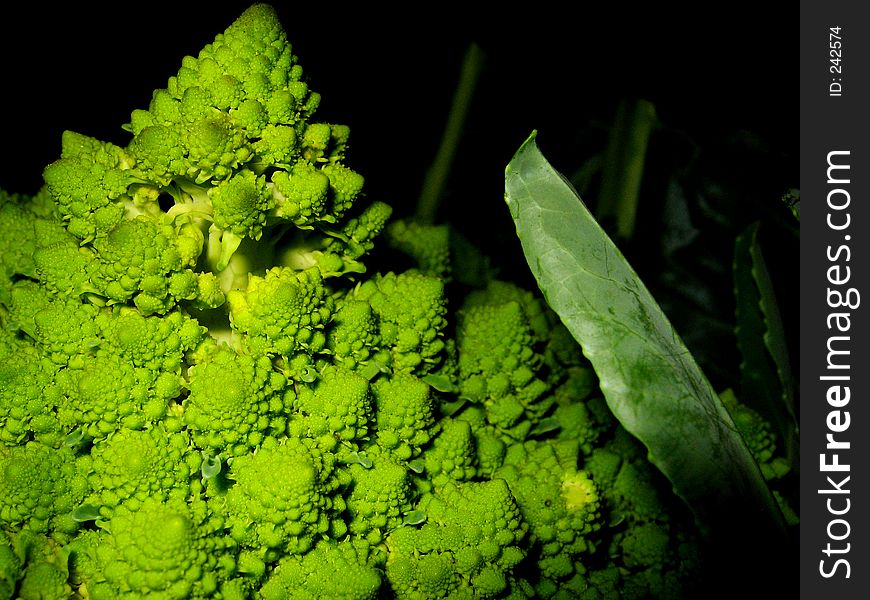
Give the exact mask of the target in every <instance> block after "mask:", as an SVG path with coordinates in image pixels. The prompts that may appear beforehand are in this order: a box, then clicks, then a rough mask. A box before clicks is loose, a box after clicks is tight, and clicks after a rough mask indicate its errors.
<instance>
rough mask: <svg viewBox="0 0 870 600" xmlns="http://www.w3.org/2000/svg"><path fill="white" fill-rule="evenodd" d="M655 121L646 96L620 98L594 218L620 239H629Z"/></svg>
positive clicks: (652, 109)
mask: <svg viewBox="0 0 870 600" xmlns="http://www.w3.org/2000/svg"><path fill="white" fill-rule="evenodd" d="M656 122H657V119H656V110H655V106H653V105H652V104H651V103H649V102H647V101H646V100H623V101H622V102H620V103H619V108H617V111H616V121H615V122H614V124H613V129H612V130H611V132H610V141H609V142H608V145H607V152H606V154H605V156H604V173H603V174H602V178H601V190H600V192H599V196H598V205H597V214H596V219H597V220H598V222H599V223H602V224H604V225H605V228H611V234H613V235H614V236H615V237H617V238H620V239H625V240H627V239H631V237H632V235H634V224H635V220H636V218H635V217H636V215H637V204H638V196H639V194H640V183H641V179H642V178H643V169H644V163H645V161H646V151H647V146H648V145H649V138H650V135H651V134H652V131H653V127H654V126H655V124H656Z"/></svg>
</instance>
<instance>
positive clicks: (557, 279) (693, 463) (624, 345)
mask: <svg viewBox="0 0 870 600" xmlns="http://www.w3.org/2000/svg"><path fill="white" fill-rule="evenodd" d="M535 135H536V133H532V135H531V136H530V137H529V139H528V140H526V142H525V143H524V144H523V145H522V146H521V147H520V149H519V150H518V151H517V153H516V155H515V156H514V158H513V160H512V161H511V163H510V164H509V165H508V167H507V169H506V172H505V200H506V202H507V204H508V207H509V208H510V211H511V214H512V216H513V219H514V222H515V225H516V228H517V234H518V235H519V238H520V241H521V242H522V246H523V251H524V253H525V256H526V259H527V261H528V263H529V266H530V268H531V270H532V273H533V274H534V276H535V278H536V279H537V281H538V285H539V286H540V288H541V290H542V292H543V293H544V296H545V297H546V299H547V301H548V303H549V304H550V306H551V307H552V308H553V310H555V311H556V313H558V314H559V316H560V318H561V319H562V321H563V323H564V324H565V326H566V327H567V328H568V329H569V330H570V331H571V333H572V335H573V336H574V338H575V339H576V340H577V341H578V342H579V344H580V345H581V347H582V348H583V353H584V354H585V355H586V357H587V358H588V359H589V361H590V362H591V363H592V366H593V368H594V369H595V371H596V373H597V374H598V378H599V381H600V386H601V391H602V393H603V394H604V396H605V398H606V400H607V404H608V406H609V407H610V409H611V411H612V412H613V413H614V415H615V416H616V417H617V418H618V419H619V421H620V422H621V423H622V425H623V426H624V427H625V428H626V429H627V430H628V431H629V432H631V433H632V434H633V435H634V436H636V437H637V438H638V439H639V440H640V441H641V442H643V443H644V445H645V446H646V447H647V449H648V455H649V458H650V460H651V461H652V462H653V464H655V465H656V466H657V467H658V468H659V469H660V470H661V471H662V472H663V473H664V474H665V475H666V476H667V477H668V479H669V480H670V481H671V483H672V484H673V486H674V489H675V491H676V492H677V494H678V495H680V496H681V497H682V498H683V499H684V500H685V501H686V503H687V504H688V505H689V506H690V507H691V508H692V510H693V512H694V514H695V516H696V520H697V521H698V524H699V525H700V526H701V527H702V529H704V530H705V531H706V532H707V533H709V534H711V535H712V536H714V537H715V536H717V535H718V536H725V538H727V539H728V540H729V541H732V542H733V541H734V540H735V538H734V537H733V536H734V535H735V534H736V533H737V531H742V532H744V533H746V532H748V531H750V530H751V531H752V538H751V539H756V540H757V539H759V537H761V536H764V535H765V534H767V533H770V534H776V536H777V538H781V535H782V533H783V531H784V525H783V522H782V515H781V513H780V511H779V509H778V507H777V505H776V502H775V500H774V498H773V496H772V494H771V493H770V490H769V489H768V488H767V485H766V484H765V482H764V479H763V478H762V476H761V473H760V471H759V469H758V466H757V465H756V464H755V462H754V461H753V459H752V457H751V455H750V454H749V451H748V449H747V448H746V446H745V444H744V443H743V440H742V438H741V437H740V435H739V433H738V432H737V430H736V428H735V426H734V423H733V421H732V420H731V417H730V416H729V415H728V412H727V411H726V409H725V407H724V405H723V404H722V402H721V400H720V399H719V397H718V395H717V394H716V393H715V391H714V390H713V388H712V386H711V385H710V383H709V381H708V380H707V378H706V377H705V376H704V374H703V373H702V371H701V369H700V368H699V367H698V365H697V363H696V362H695V360H694V358H693V357H692V355H691V354H690V353H689V351H688V350H687V348H686V346H685V344H684V343H683V341H682V340H681V339H680V337H679V335H678V334H677V333H676V331H675V330H674V329H673V327H672V325H671V324H670V322H669V321H668V319H667V317H666V316H665V315H664V313H663V312H662V310H661V308H660V307H659V306H658V304H657V303H656V302H655V300H654V299H653V298H652V296H651V295H650V293H649V291H648V290H647V289H646V287H645V286H644V285H643V283H642V282H641V280H640V278H639V277H638V276H637V274H636V273H635V272H634V270H633V269H632V268H631V266H630V265H629V264H628V262H627V261H626V260H625V258H624V257H623V256H622V254H621V253H620V251H619V250H618V249H617V247H616V246H615V245H614V243H613V242H612V241H611V240H610V238H609V237H608V236H607V234H606V233H605V232H604V231H603V230H602V229H601V227H600V226H599V225H598V223H597V222H596V221H595V219H594V217H593V216H592V215H591V214H590V212H589V211H588V210H587V208H586V207H585V205H584V204H583V202H582V201H581V200H580V198H579V197H578V196H577V194H576V192H575V191H574V189H573V188H572V187H571V186H570V184H569V183H568V182H567V181H566V180H565V178H564V177H563V176H562V175H561V174H560V173H558V172H557V171H556V170H554V169H553V167H551V166H550V164H549V163H548V162H547V160H546V159H545V158H544V156H543V155H542V154H541V152H540V151H539V150H538V147H537V145H536V143H535ZM723 539H724V538H723Z"/></svg>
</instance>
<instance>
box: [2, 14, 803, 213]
mask: <svg viewBox="0 0 870 600" xmlns="http://www.w3.org/2000/svg"><path fill="white" fill-rule="evenodd" d="M247 5H248V3H246V2H224V3H219V4H218V3H203V2H187V3H180V2H179V3H176V4H172V5H168V4H161V3H147V4H143V3H130V4H126V3H115V4H100V3H75V4H73V3H63V4H57V5H51V6H50V7H49V5H48V4H45V3H39V2H35V3H17V4H16V5H14V8H13V9H10V10H7V12H6V13H5V14H4V15H3V16H2V18H0V53H2V54H0V56H2V62H0V65H2V70H3V73H2V81H3V86H2V87H3V93H2V94H0V111H2V115H3V122H2V127H3V130H2V136H3V144H2V150H0V151H2V153H3V155H2V168H0V187H2V188H4V189H7V190H10V191H19V192H30V191H33V190H34V188H35V187H37V186H38V185H39V183H40V172H41V169H42V167H43V166H44V165H45V164H47V163H48V162H50V161H51V160H53V159H54V158H56V157H57V155H58V153H59V148H60V133H61V132H62V131H63V130H64V129H73V130H76V131H79V132H82V133H86V134H89V135H93V136H95V137H100V138H102V139H108V140H111V141H115V142H116V143H126V141H127V139H128V137H127V136H126V134H125V132H123V131H121V129H120V125H121V124H123V123H125V122H126V121H127V120H128V119H129V114H130V112H131V110H133V109H135V108H146V107H147V105H148V102H149V100H150V95H151V91H152V90H153V89H155V88H158V87H164V86H165V84H166V80H167V78H168V77H169V76H170V75H173V74H174V73H175V72H176V71H177V69H178V67H179V66H180V61H181V57H182V56H183V55H185V54H194V55H195V54H196V53H197V52H198V50H199V49H200V48H201V47H202V46H203V45H204V44H206V43H208V42H210V41H211V40H212V38H213V37H214V34H215V33H217V32H219V31H222V30H223V29H224V28H225V27H226V26H227V25H228V24H229V23H230V22H232V20H233V19H234V18H235V17H236V16H238V14H239V13H240V12H241V11H242V10H243V9H244V8H245V7H246V6H247ZM274 6H275V7H276V8H277V10H278V12H279V15H280V17H281V19H282V21H283V23H284V25H285V28H286V29H287V31H288V37H289V38H290V40H291V42H292V43H293V45H294V48H295V51H296V54H297V55H298V56H299V57H300V62H301V64H302V65H303V67H304V68H305V69H306V71H307V73H308V77H309V82H310V83H311V85H312V88H313V89H315V90H317V91H319V92H321V94H322V96H323V103H322V104H321V108H320V110H319V115H318V116H319V117H320V119H322V120H327V121H338V122H344V123H347V124H349V125H350V126H351V129H352V132H353V133H352V144H353V147H352V154H351V160H350V162H351V164H352V165H353V166H354V167H355V168H357V170H359V171H361V172H363V173H364V174H365V175H366V176H367V178H368V185H369V187H368V190H369V195H371V196H375V195H377V196H378V197H382V199H384V200H386V201H388V202H390V203H392V204H394V205H395V206H396V207H397V208H398V209H399V210H400V211H401V210H402V208H403V207H405V206H410V205H411V204H412V203H413V201H414V200H415V199H416V196H417V194H418V192H419V187H420V184H421V179H422V175H423V171H424V169H425V168H426V166H428V164H429V163H430V161H431V160H432V157H433V156H434V153H435V150H436V148H437V145H438V141H439V136H440V134H441V131H442V128H443V124H444V119H445V116H446V113H447V110H448V108H449V103H450V98H451V94H452V91H453V86H454V84H455V82H456V79H457V75H458V71H459V65H460V62H461V58H462V55H463V52H464V50H465V48H466V47H467V46H468V44H469V43H470V42H476V43H478V44H479V45H480V46H481V47H482V48H483V50H484V52H485V53H486V56H487V61H486V67H485V70H484V72H483V75H482V77H481V79H480V83H479V86H478V94H477V96H476V98H475V101H474V104H473V106H472V109H471V110H472V112H471V115H470V118H469V121H468V127H467V131H466V136H465V138H464V139H463V142H462V145H461V147H460V148H459V164H458V165H457V167H456V170H455V172H454V177H453V178H452V179H451V182H450V188H449V190H448V192H449V198H448V199H453V198H455V197H461V198H462V202H463V203H468V202H473V203H474V204H475V205H478V206H480V207H486V208H491V209H492V211H493V212H496V213H502V215H505V214H507V211H506V210H503V207H502V206H501V202H502V201H501V196H502V191H503V181H502V175H503V169H504V166H505V165H506V163H507V161H508V160H509V159H510V157H511V155H512V154H513V152H514V151H515V150H516V148H517V147H518V146H519V144H520V143H521V142H522V141H523V140H524V139H525V138H526V137H527V136H528V135H529V133H530V132H531V130H532V129H537V130H538V131H539V138H538V142H539V144H540V145H541V147H542V149H543V151H544V152H546V153H547V154H548V155H549V157H550V160H551V162H553V163H554V165H555V166H556V167H557V168H558V167H559V166H560V164H561V165H564V168H568V167H569V166H571V165H574V164H576V163H579V162H580V161H581V160H582V159H583V158H585V157H584V156H583V152H584V151H586V150H587V149H586V148H584V147H583V146H582V138H583V134H584V132H588V131H589V130H590V128H594V124H595V123H598V124H606V123H609V122H610V121H611V120H612V118H613V115H614V112H615V107H616V102H617V101H618V100H619V99H621V98H624V97H640V98H644V99H647V100H650V101H652V102H654V103H655V104H656V107H657V110H658V114H659V116H660V118H661V120H662V122H663V123H664V124H665V125H667V126H669V127H671V128H675V129H681V130H685V131H686V132H687V134H688V135H690V136H692V137H693V139H695V140H697V141H698V142H699V143H703V142H704V141H705V140H707V139H717V138H722V137H724V136H727V135H730V134H731V133H733V132H734V131H735V130H738V129H747V130H750V131H753V132H755V133H757V134H759V135H761V136H762V137H764V138H765V139H770V140H774V141H775V142H776V146H777V148H776V149H775V150H776V151H777V152H785V153H791V154H792V155H794V153H795V151H796V147H797V136H798V128H797V124H798V123H797V107H798V102H797V83H798V80H799V70H798V69H799V63H798V55H797V47H798V46H797V44H798V32H797V17H798V14H797V11H784V10H780V11H775V10H773V9H770V8H769V9H768V10H769V12H767V13H765V12H759V10H758V8H759V3H753V4H748V3H747V4H740V3H728V4H727V5H726V4H716V3H713V4H710V3H704V4H697V5H695V6H694V7H693V8H687V7H685V6H680V5H667V4H657V5H656V6H652V7H650V6H649V5H648V4H645V6H647V7H646V8H640V7H639V6H635V5H631V4H626V3H619V2H611V3H602V2H597V3H577V4H576V5H570V6H571V8H568V9H566V8H564V7H559V8H557V7H555V6H550V5H548V4H546V3H541V2H533V3H529V5H525V6H523V5H520V6H519V7H518V8H516V9H510V10H509V9H506V8H494V9H491V10H483V9H481V8H478V7H476V6H475V5H474V4H473V3H467V4H465V5H456V6H453V7H451V6H450V5H447V4H438V5H434V4H433V5H427V4H422V5H406V7H405V8H391V9H386V8H380V7H378V6H377V5H372V4H369V3H364V4H362V5H357V7H356V8H352V9H348V8H346V7H343V6H340V5H334V6H333V5H329V4H325V3H317V4H313V3H308V4H302V3H290V2H277V3H275V4H274ZM792 175H795V173H792Z"/></svg>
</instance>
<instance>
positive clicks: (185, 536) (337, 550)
mask: <svg viewBox="0 0 870 600" xmlns="http://www.w3.org/2000/svg"><path fill="white" fill-rule="evenodd" d="M319 100H320V97H319V95H318V94H317V93H316V92H315V91H313V90H312V89H311V88H310V87H309V85H308V82H307V80H306V78H305V76H304V73H303V70H302V67H301V66H300V65H299V63H298V61H297V58H296V56H295V55H294V54H293V52H292V48H291V46H290V43H289V42H288V40H287V37H286V34H285V32H284V30H283V28H282V27H281V24H280V22H279V21H278V19H277V16H276V13H275V11H274V10H273V9H272V8H271V7H269V6H268V5H264V4H257V5H254V6H252V7H251V8H249V9H248V10H247V11H245V12H244V14H242V15H241V17H239V19H238V20H237V21H236V22H234V23H232V24H231V25H230V26H229V27H228V28H227V29H226V31H225V32H223V33H221V34H219V35H218V36H217V37H216V38H215V40H214V42H213V43H211V44H209V45H207V46H206V47H205V48H203V49H202V51H201V52H200V53H199V54H198V55H197V56H187V57H184V58H183V59H182V62H181V67H180V69H179V70H178V72H177V74H176V75H174V76H173V77H171V78H170V79H169V80H168V82H167V83H166V85H165V87H163V88H161V89H158V90H157V91H155V92H154V94H153V97H152V99H151V102H150V105H149V106H148V107H147V108H146V109H140V110H134V111H133V112H132V115H131V117H130V121H129V123H127V124H126V125H125V127H124V128H125V129H126V130H127V131H128V132H129V133H130V134H131V135H132V137H131V139H130V140H129V142H128V143H127V144H126V146H119V145H115V144H112V143H109V142H103V141H100V140H96V139H93V138H90V137H88V136H85V135H82V134H78V133H73V132H66V133H65V134H64V135H63V139H62V150H61V153H60V156H59V158H58V160H57V161H55V162H53V163H52V164H50V165H48V166H47V167H46V168H45V171H44V179H45V185H44V187H43V188H42V189H40V190H38V191H37V192H36V193H35V194H34V195H33V196H26V195H20V194H10V193H6V192H0V240H2V242H0V323H2V325H3V328H2V335H0V600H6V599H11V598H18V597H21V598H37V597H38V598H62V597H74V598H81V599H85V598H91V599H93V600H100V599H113V600H116V599H117V600H121V599H128V598H129V599H133V598H144V597H148V598H157V599H167V600H168V599H173V598H179V599H180V598H195V599H196V598H215V599H218V600H220V599H224V600H244V599H263V600H270V599H278V598H299V599H307V598H326V597H328V598H347V599H358V600H362V599H374V598H389V597H394V598H408V599H415V600H426V599H430V598H432V599H435V598H462V599H465V598H468V599H472V598H514V599H520V598H532V597H540V598H560V599H561V598H616V597H623V596H624V597H644V596H647V595H653V596H664V597H678V596H680V595H681V593H682V592H683V591H684V589H688V588H684V587H683V586H684V585H686V584H687V582H689V581H690V578H691V575H692V572H693V571H692V569H693V568H694V566H695V561H694V558H693V556H694V555H693V552H692V548H693V547H694V546H693V544H694V535H695V532H694V529H693V525H692V523H691V521H690V519H688V518H685V515H684V514H683V511H681V510H680V509H679V505H678V504H676V500H675V498H674V497H673V496H672V495H671V494H670V492H669V490H668V489H667V486H661V485H659V484H660V483H661V482H660V481H659V479H658V475H657V473H656V472H654V470H653V467H652V466H651V465H650V463H649V462H648V461H647V460H646V456H645V455H644V453H643V451H642V450H641V449H639V448H638V447H637V446H636V445H633V442H632V441H631V440H630V439H628V437H627V435H628V434H627V433H626V432H625V431H624V430H622V429H621V427H620V426H619V424H618V423H617V422H616V421H615V419H614V418H613V417H612V416H611V415H610V414H609V412H608V410H607V406H606V404H605V403H604V401H603V399H602V398H601V396H600V394H598V393H597V389H596V381H595V376H594V372H593V371H592V369H591V368H590V367H589V365H588V364H587V363H586V362H585V359H584V358H583V356H582V353H581V351H580V348H579V347H578V346H577V345H576V343H574V341H573V339H571V338H570V336H569V335H568V334H567V331H566V330H565V329H564V327H562V326H561V325H560V324H559V323H558V320H557V319H556V318H555V317H554V315H553V313H551V312H550V311H549V309H547V307H546V305H545V304H544V302H543V301H542V300H541V299H540V298H538V297H536V296H535V295H534V294H533V293H532V292H530V291H527V290H523V289H520V288H519V287H517V286H516V285H514V284H512V283H509V282H507V281H499V280H496V279H493V278H491V277H490V278H487V279H486V280H485V281H479V282H478V283H479V285H477V286H469V285H468V283H469V278H468V277H458V276H457V274H458V273H459V271H460V269H457V267H456V265H454V264H452V262H451V260H452V259H451V257H452V252H451V243H452V240H453V236H452V235H451V234H450V231H449V229H448V228H447V227H446V226H443V225H439V226H432V225H424V224H421V223H414V222H411V221H399V220H397V221H395V222H393V223H391V224H390V225H389V229H388V236H387V237H388V240H387V244H389V245H391V246H392V247H393V248H394V249H395V250H397V251H401V252H404V253H405V254H407V256H406V257H405V258H404V263H403V266H402V267H401V268H400V267H398V266H396V265H397V264H398V263H390V262H387V261H384V260H383V259H384V257H383V256H382V257H380V259H378V258H376V257H374V256H372V255H370V252H371V251H372V250H373V248H374V247H375V245H376V244H377V243H379V240H378V237H379V235H380V234H381V232H382V231H383V230H384V229H385V228H386V227H387V226H388V225H387V224H388V221H389V219H390V216H391V210H392V209H391V208H390V206H389V205H388V204H386V203H383V202H379V201H376V200H375V201H370V200H368V199H366V198H365V197H364V195H363V194H362V189H363V178H362V176H361V175H359V174H358V173H356V172H355V171H353V170H352V169H351V168H350V167H348V166H347V165H346V164H345V158H346V154H347V151H348V144H349V129H348V128H347V127H346V126H343V125H339V124H333V123H319V122H316V121H315V120H314V115H315V112H316V109H317V106H318V104H319ZM387 257H388V258H395V255H393V256H389V255H387ZM379 260H380V261H381V262H379ZM750 417H751V415H748V414H747V415H746V416H745V417H741V418H739V419H738V422H739V425H741V427H743V428H744V429H746V430H747V435H750V436H753V440H754V441H755V443H754V445H753V449H755V450H756V451H757V452H758V453H759V454H760V456H761V458H762V460H764V461H765V464H769V465H773V463H771V462H770V461H769V460H768V459H772V453H773V452H774V450H775V448H774V447H773V445H772V443H769V440H768V437H769V436H767V433H766V431H767V430H764V429H763V427H761V426H757V427H756V426H754V425H753V424H752V423H751V422H750V421H752V419H751V418H750ZM744 426H745V427H744ZM753 427H754V428H753ZM750 429H751V431H750ZM675 507H676V508H675Z"/></svg>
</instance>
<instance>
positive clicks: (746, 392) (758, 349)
mask: <svg viewBox="0 0 870 600" xmlns="http://www.w3.org/2000/svg"><path fill="white" fill-rule="evenodd" d="M734 295H735V300H736V318H737V327H736V330H735V333H736V336H737V346H738V348H739V350H740V355H741V357H742V359H743V360H742V363H741V365H740V375H741V387H742V394H741V396H742V398H741V401H742V402H743V403H744V404H746V405H747V406H749V407H751V408H753V409H754V410H757V411H758V412H759V413H760V414H761V415H762V416H763V417H764V418H765V419H767V420H768V421H770V422H771V423H772V424H773V425H774V427H776V430H777V433H778V434H779V436H780V439H782V440H783V441H784V442H785V444H786V454H787V455H788V458H789V461H793V460H795V459H796V448H795V445H796V439H795V438H796V434H797V417H796V416H795V412H794V376H793V374H792V370H791V363H790V361H789V356H788V346H787V344H786V339H785V329H784V327H783V324H782V317H781V315H780V313H779V307H778V305H777V302H776V296H775V294H774V290H773V282H772V281H771V280H770V274H769V273H768V271H767V265H766V263H765V261H764V256H763V255H762V253H761V246H760V245H759V243H758V223H753V224H752V225H750V226H749V227H747V228H746V230H745V231H744V232H743V233H742V234H740V235H739V236H737V240H736V242H735V244H734Z"/></svg>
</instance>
